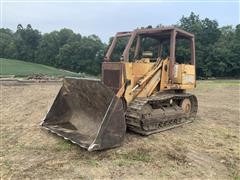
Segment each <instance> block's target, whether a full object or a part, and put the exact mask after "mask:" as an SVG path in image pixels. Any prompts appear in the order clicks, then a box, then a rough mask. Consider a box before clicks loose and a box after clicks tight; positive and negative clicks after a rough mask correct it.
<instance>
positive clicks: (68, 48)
mask: <svg viewBox="0 0 240 180" xmlns="http://www.w3.org/2000/svg"><path fill="white" fill-rule="evenodd" d="M175 26H177V27H180V28H181V29H184V30H186V31H188V32H191V33H193V34H194V35H195V41H196V61H197V76H199V77H212V76H214V77H239V76H240V24H239V25H237V26H236V27H232V26H224V27H219V24H218V22H217V21H216V20H210V19H209V18H205V19H201V18H200V17H199V15H196V14H194V13H191V14H190V15H189V16H187V17H185V16H183V17H182V18H181V19H180V20H179V22H178V23H177V24H176V25H175ZM151 27H152V26H148V27H147V28H151ZM157 27H159V26H157ZM111 41H112V37H111V38H110V39H109V43H110V42H111ZM107 47H108V45H107V44H105V43H103V42H102V41H101V39H100V38H99V37H98V36H97V35H90V36H82V35H81V34H79V33H74V32H73V31H72V30H70V29H66V28H64V29H61V30H59V31H53V32H50V33H45V34H42V33H40V31H39V30H37V29H33V28H32V27H31V25H27V26H26V27H25V28H24V27H23V26H22V25H21V24H19V25H18V26H17V30H16V31H15V32H14V31H12V30H10V29H6V28H1V29H0V57H1V58H9V59H19V60H23V61H28V62H34V63H40V64H46V65H50V66H54V67H57V68H62V69H66V70H70V71H74V72H85V73H88V74H92V75H99V74H100V72H101V62H102V60H103V58H104V54H105V52H106V49H107ZM123 48H124V43H120V45H118V46H117V49H115V53H116V54H121V52H122V50H123ZM180 49H181V47H180ZM116 51H117V52H116ZM183 52H184V51H183ZM185 55H186V53H185V54H184V53H183V54H182V56H185Z"/></svg>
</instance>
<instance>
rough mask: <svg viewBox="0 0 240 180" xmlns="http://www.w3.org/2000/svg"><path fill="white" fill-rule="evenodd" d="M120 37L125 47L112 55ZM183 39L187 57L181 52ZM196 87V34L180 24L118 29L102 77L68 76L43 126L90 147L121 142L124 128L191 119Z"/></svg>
mask: <svg viewBox="0 0 240 180" xmlns="http://www.w3.org/2000/svg"><path fill="white" fill-rule="evenodd" d="M123 39H124V41H123ZM183 40H184V42H182V41H183ZM119 41H121V42H126V44H125V47H124V48H123V52H122V53H121V54H117V53H115V54H114V52H115V49H121V48H119ZM179 42H180V44H181V43H182V45H183V44H185V45H186V47H187V48H186V49H184V51H183V52H185V54H187V55H188V56H189V58H187V59H186V58H185V59H184V60H183V59H182V56H181V54H180V55H177V50H178V43H179ZM120 44H122V43H120ZM181 47H183V46H181ZM118 55H119V56H118ZM195 87H196V71H195V42H194V35H193V34H191V33H188V32H186V31H183V30H181V29H179V28H176V27H162V28H152V29H136V30H134V31H131V32H119V33H117V34H116V36H115V37H114V38H113V41H112V43H111V45H110V46H109V48H108V51H107V53H106V55H105V58H104V61H103V63H102V79H101V80H95V79H83V78H70V77H69V78H65V79H64V81H63V86H62V87H61V89H60V91H59V93H58V94H57V96H56V98H55V100H54V102H53V104H52V106H51V108H50V110H49V112H48V113H47V115H46V117H45V118H44V120H43V122H42V126H43V127H44V128H47V129H48V130H50V131H52V132H53V133H56V134H57V135H59V136H62V137H64V138H65V139H68V140H70V141H72V142H73V143H76V144H78V145H79V146H81V147H83V148H86V149H87V150H88V151H94V150H102V149H108V148H113V147H117V146H120V145H121V144H122V143H123V140H124V135H125V133H126V128H128V129H129V130H131V131H134V132H136V133H139V134H141V135H150V134H153V133H157V132H160V131H164V130H168V129H171V128H175V127H178V126H182V125H183V124H186V123H189V122H192V121H193V119H194V118H195V116H196V114H197V109H198V103H197V98H196V96H194V95H193V94H189V93H186V90H191V89H193V88H195Z"/></svg>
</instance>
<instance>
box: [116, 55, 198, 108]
mask: <svg viewBox="0 0 240 180" xmlns="http://www.w3.org/2000/svg"><path fill="white" fill-rule="evenodd" d="M119 63H121V64H122V65H123V66H125V73H126V74H125V75H124V73H122V84H124V82H125V78H126V79H128V80H130V81H131V84H130V85H129V86H127V88H126V91H125V95H124V97H125V99H126V101H127V103H128V104H129V103H130V102H131V101H132V100H133V99H134V98H135V97H148V96H151V95H153V94H154V93H155V92H158V91H167V90H174V89H181V90H189V89H193V88H194V87H195V84H196V81H195V66H193V65H188V64H175V67H174V82H173V83H172V84H171V83H170V82H169V59H168V58H167V59H165V60H163V61H162V62H161V63H159V64H156V62H149V61H148V60H146V59H143V61H141V60H139V61H136V62H119ZM156 67H157V69H156ZM123 72H124V71H123ZM140 82H141V86H137V84H138V83H140ZM134 88H136V89H135V90H133V89H134ZM120 91H121V92H120ZM123 92H124V91H123V88H121V89H120V90H119V93H118V95H119V94H122V93H123Z"/></svg>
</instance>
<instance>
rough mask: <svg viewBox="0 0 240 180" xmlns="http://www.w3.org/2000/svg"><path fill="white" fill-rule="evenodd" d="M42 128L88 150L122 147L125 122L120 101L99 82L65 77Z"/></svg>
mask: <svg viewBox="0 0 240 180" xmlns="http://www.w3.org/2000/svg"><path fill="white" fill-rule="evenodd" d="M42 126H43V127H45V128H47V129H49V130H50V131H52V132H54V133H56V134H58V135H59V136H63V137H64V138H65V139H69V140H70V141H72V142H73V143H76V144H78V145H80V146H81V147H83V148H86V149H88V151H93V150H101V149H107V148H112V147H116V146H120V145H121V143H122V142H123V140H124V135H125V131H126V123H125V118H124V112H123V105H122V101H121V99H119V98H117V97H116V96H115V94H114V92H113V91H112V90H111V89H110V88H108V87H107V86H105V85H104V84H103V83H102V82H101V81H99V80H90V79H78V78H66V79H64V83H63V86H62V88H61V90H60V91H59V93H58V95H57V97H56V98H55V100H54V103H53V105H52V107H51V109H50V110H49V112H48V114H47V115H46V118H45V119H44V120H43V123H42Z"/></svg>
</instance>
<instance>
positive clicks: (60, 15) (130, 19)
mask: <svg viewBox="0 0 240 180" xmlns="http://www.w3.org/2000/svg"><path fill="white" fill-rule="evenodd" d="M106 1H107V0H104V1H101V2H100V1H97V0H95V1H92V2H89V1H88V2H87V1H86V0H85V1H81V0H71V1H66V0H65V1H64V0H60V1H57V0H50V1H46V0H45V1H44V0H37V1H36V0H35V1H34V0H0V5H1V7H0V11H1V12H0V15H1V18H0V21H1V23H0V24H1V27H3V28H10V29H12V30H16V27H17V25H18V24H22V25H23V26H26V25H27V24H31V25H32V27H33V28H36V29H38V30H39V31H40V32H42V33H46V32H51V31H53V30H60V29H62V28H70V29H72V30H73V31H74V32H76V33H80V34H81V35H85V36H87V35H91V34H96V35H98V36H99V37H100V38H101V39H102V40H103V42H108V39H109V37H111V36H113V35H114V34H115V33H116V32H118V31H129V30H133V29H135V28H137V27H145V26H148V25H152V26H156V25H158V24H162V25H171V24H176V23H177V22H179V20H180V18H181V17H182V16H189V15H190V13H191V12H194V13H195V14H198V15H200V17H201V18H205V17H208V18H209V19H214V20H217V21H218V23H219V25H220V26H225V25H233V26H236V25H237V24H240V0H230V1H227V0H226V1H213V0H212V1H207V0H205V2H204V0H202V1H201V0H191V2H190V1H185V0H170V1H165V0H161V1H158V0H150V2H147V1H146V0H145V1H144V2H143V1H142V2H134V1H133V0H130V1H127V0H118V1H117V2H116V1H115V2H112V1H111V0H110V1H111V2H106ZM154 1H158V2H154ZM206 1H207V2H206Z"/></svg>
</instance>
